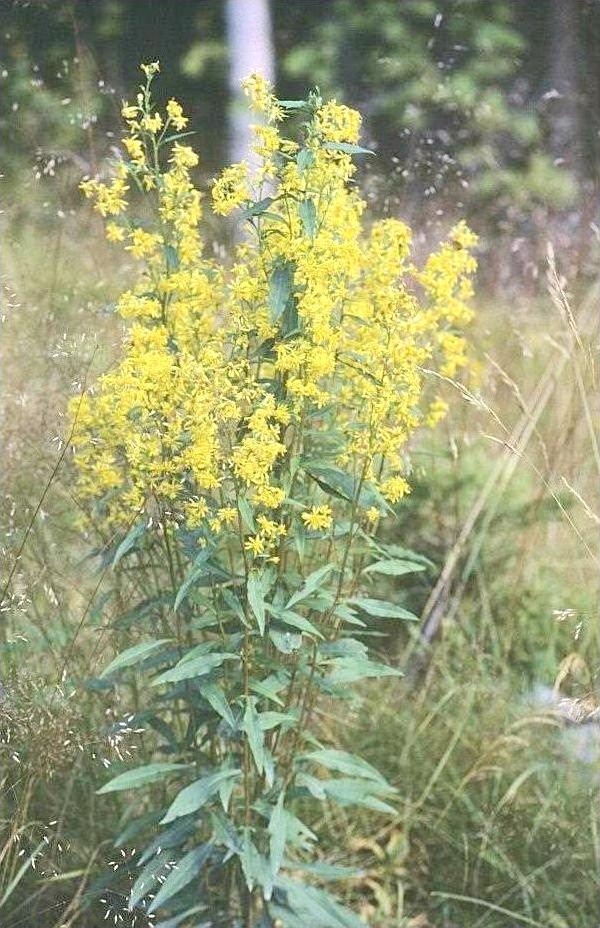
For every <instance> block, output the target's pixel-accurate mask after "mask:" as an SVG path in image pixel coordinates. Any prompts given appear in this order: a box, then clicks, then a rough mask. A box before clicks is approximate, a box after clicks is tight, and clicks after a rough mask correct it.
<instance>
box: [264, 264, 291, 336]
mask: <svg viewBox="0 0 600 928" xmlns="http://www.w3.org/2000/svg"><path fill="white" fill-rule="evenodd" d="M293 282H294V268H293V266H292V265H291V264H289V263H287V262H286V263H285V264H280V265H279V266H278V267H276V268H275V269H274V271H273V273H272V274H271V279H270V281H269V307H270V310H271V319H272V321H273V322H277V320H278V319H279V317H280V316H281V314H282V312H283V311H284V309H285V307H286V305H287V302H288V300H289V299H290V297H291V295H292V285H293Z"/></svg>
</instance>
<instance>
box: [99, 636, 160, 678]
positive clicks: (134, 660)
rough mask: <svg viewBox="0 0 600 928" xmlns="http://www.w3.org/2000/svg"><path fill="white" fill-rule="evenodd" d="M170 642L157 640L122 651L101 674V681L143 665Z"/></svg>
mask: <svg viewBox="0 0 600 928" xmlns="http://www.w3.org/2000/svg"><path fill="white" fill-rule="evenodd" d="M168 641H170V639H169V638H157V639H155V640H154V641H143V642H142V643H141V644H134V645H132V647H131V648H127V649H126V650H125V651H121V653H120V654H118V655H117V657H115V659H114V660H113V661H111V662H110V664H109V665H108V667H105V668H104V670H103V671H102V673H101V674H100V679H102V678H103V677H108V676H109V675H110V674H111V673H115V671H117V670H122V669H123V668H124V667H133V665H134V664H139V663H141V662H142V661H144V660H146V658H147V657H149V656H150V654H154V652H155V651H158V650H159V649H160V648H161V647H162V646H163V644H166V643H167V642H168Z"/></svg>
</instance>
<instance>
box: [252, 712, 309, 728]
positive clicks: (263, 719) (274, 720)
mask: <svg viewBox="0 0 600 928" xmlns="http://www.w3.org/2000/svg"><path fill="white" fill-rule="evenodd" d="M298 718H299V715H298V710H297V709H294V710H290V711H289V712H261V713H260V714H259V716H258V721H259V723H260V727H261V728H262V730H263V731H269V730H270V729H271V728H276V727H277V726H278V725H281V727H282V728H292V727H293V726H294V725H296V724H297V722H298Z"/></svg>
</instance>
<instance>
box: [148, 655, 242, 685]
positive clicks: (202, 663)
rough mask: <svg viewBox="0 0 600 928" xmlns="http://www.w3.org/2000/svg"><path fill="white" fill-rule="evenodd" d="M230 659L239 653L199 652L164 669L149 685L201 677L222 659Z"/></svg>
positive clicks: (235, 658)
mask: <svg viewBox="0 0 600 928" xmlns="http://www.w3.org/2000/svg"><path fill="white" fill-rule="evenodd" d="M231 660H239V655H238V654H229V653H227V652H223V653H221V652H217V653H216V654H200V655H198V657H195V658H192V660H189V659H187V660H186V658H185V657H184V658H182V660H180V661H179V663H178V664H176V665H175V666H174V667H172V668H171V669H170V670H165V672H164V673H161V674H159V675H158V677H155V678H154V680H153V681H152V683H151V684H150V685H151V686H161V685H162V684H163V683H179V681H180V680H190V679H191V678H192V677H202V676H205V675H206V674H207V673H210V672H211V670H214V669H215V668H216V667H220V666H221V664H222V663H223V662H224V661H231Z"/></svg>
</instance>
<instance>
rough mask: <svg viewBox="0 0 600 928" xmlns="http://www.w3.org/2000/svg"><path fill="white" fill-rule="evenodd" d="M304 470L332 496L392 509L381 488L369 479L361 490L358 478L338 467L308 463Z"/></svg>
mask: <svg viewBox="0 0 600 928" xmlns="http://www.w3.org/2000/svg"><path fill="white" fill-rule="evenodd" d="M304 470H305V471H306V473H307V474H308V475H309V477H312V479H313V480H314V481H315V482H316V483H318V484H319V486H320V487H321V489H322V490H324V491H325V492H326V493H330V494H331V495H332V496H337V497H338V498H339V499H345V500H347V501H348V502H353V501H354V500H355V498H356V501H357V502H358V504H359V505H360V506H364V507H365V508H369V507H370V506H376V507H377V508H378V509H384V510H386V511H390V507H389V505H388V503H387V502H386V501H385V499H384V498H383V496H382V495H381V493H380V492H379V490H377V489H376V488H375V487H374V486H373V485H372V484H370V483H369V482H368V481H367V480H363V482H362V485H361V487H360V492H359V490H358V481H357V480H356V478H355V477H354V476H352V474H347V473H346V472H345V471H343V470H340V469H339V468H338V467H331V466H330V465H325V464H322V465H321V464H313V463H307V464H305V465H304ZM357 494H358V496H357Z"/></svg>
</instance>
